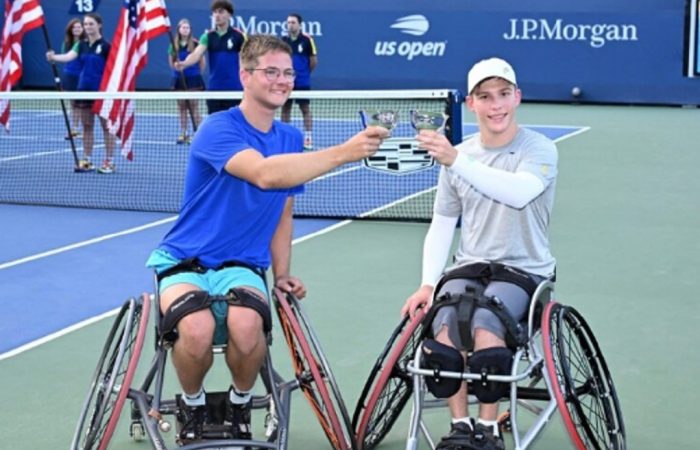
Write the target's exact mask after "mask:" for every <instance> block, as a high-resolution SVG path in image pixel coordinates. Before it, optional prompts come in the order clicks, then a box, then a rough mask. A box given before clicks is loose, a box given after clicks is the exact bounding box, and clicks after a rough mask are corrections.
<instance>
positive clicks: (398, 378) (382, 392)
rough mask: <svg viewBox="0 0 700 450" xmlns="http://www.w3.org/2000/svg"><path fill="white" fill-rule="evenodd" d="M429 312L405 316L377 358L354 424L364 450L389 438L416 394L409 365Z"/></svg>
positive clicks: (361, 398)
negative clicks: (395, 424) (407, 367)
mask: <svg viewBox="0 0 700 450" xmlns="http://www.w3.org/2000/svg"><path fill="white" fill-rule="evenodd" d="M424 317H425V310H424V309H420V310H418V311H417V313H416V315H415V316H414V317H413V318H412V319H411V318H410V317H409V316H406V317H404V318H403V319H402V320H401V322H400V323H399V325H398V326H397V327H396V328H395V329H394V331H393V333H392V334H391V337H390V338H389V340H388V342H387V345H386V346H385V348H384V350H383V351H382V353H381V354H380V355H379V358H377V361H376V363H375V364H374V367H373V368H372V371H371V372H370V375H369V377H368V378H367V381H366V382H365V386H364V388H363V390H362V394H360V398H359V399H358V401H357V406H356V407H355V413H354V414H353V419H352V425H353V429H354V430H355V432H356V436H357V442H358V445H359V448H360V449H361V450H371V449H373V448H375V447H376V446H377V445H379V443H380V442H381V441H382V440H383V439H384V438H385V437H386V435H387V434H388V433H389V431H390V430H391V428H392V427H393V425H394V423H395V422H396V420H397V419H398V417H399V415H400V414H401V412H402V411H403V409H404V407H405V406H406V403H407V402H408V400H409V399H410V398H411V394H412V393H413V381H412V378H411V375H410V374H409V373H408V371H407V370H406V365H405V364H406V363H407V362H408V361H410V360H412V359H413V355H414V353H415V351H416V348H417V346H418V344H419V342H420V338H421V336H422V335H423V329H424V328H423V326H422V323H423V318H424Z"/></svg>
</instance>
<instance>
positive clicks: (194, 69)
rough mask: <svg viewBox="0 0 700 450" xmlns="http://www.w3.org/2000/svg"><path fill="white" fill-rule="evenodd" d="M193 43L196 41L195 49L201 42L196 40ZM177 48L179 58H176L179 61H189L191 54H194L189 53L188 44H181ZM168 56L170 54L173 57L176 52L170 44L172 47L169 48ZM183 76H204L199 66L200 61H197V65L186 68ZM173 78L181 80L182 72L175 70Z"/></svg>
mask: <svg viewBox="0 0 700 450" xmlns="http://www.w3.org/2000/svg"><path fill="white" fill-rule="evenodd" d="M193 41H194V45H193V47H192V48H195V47H197V45H199V41H198V40H196V39H193ZM177 47H178V48H177V58H176V60H177V61H184V60H185V59H187V57H188V56H189V54H190V53H192V52H191V51H189V50H188V49H187V43H186V42H180V43H179V44H178V46H177ZM168 54H170V55H171V56H174V55H175V52H174V51H173V45H172V44H170V46H168ZM182 74H183V75H184V76H185V78H190V77H197V76H200V75H202V69H201V68H200V66H199V61H197V62H196V63H194V64H192V65H191V66H189V67H186V68H185V69H184V70H183V71H182ZM173 78H180V71H179V70H174V69H173Z"/></svg>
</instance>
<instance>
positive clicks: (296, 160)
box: [147, 35, 388, 440]
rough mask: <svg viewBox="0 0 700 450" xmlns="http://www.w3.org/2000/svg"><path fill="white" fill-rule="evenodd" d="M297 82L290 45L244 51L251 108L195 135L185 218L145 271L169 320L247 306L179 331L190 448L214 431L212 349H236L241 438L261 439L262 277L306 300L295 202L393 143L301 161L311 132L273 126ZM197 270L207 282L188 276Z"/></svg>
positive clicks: (258, 44)
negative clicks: (216, 298)
mask: <svg viewBox="0 0 700 450" xmlns="http://www.w3.org/2000/svg"><path fill="white" fill-rule="evenodd" d="M294 76H295V73H294V69H293V66H292V58H291V49H290V48H289V46H288V45H287V44H285V43H284V42H283V41H282V40H280V39H279V38H276V37H274V36H269V35H254V36H251V37H250V38H249V39H248V40H247V41H246V43H245V44H244V45H243V47H242V49H241V70H240V77H241V82H242V84H243V92H244V97H243V101H242V102H241V104H240V107H237V108H231V109H229V110H227V111H224V112H220V113H218V114H213V115H210V116H209V117H208V118H207V119H206V120H205V121H204V122H203V123H202V126H201V127H200V128H199V130H198V131H197V134H196V135H195V137H194V140H193V141H192V147H191V153H190V157H189V163H188V168H187V175H186V179H185V193H184V199H183V203H182V207H181V209H180V214H179V216H178V219H177V221H176V222H175V224H174V225H173V228H172V229H171V230H170V231H169V232H168V233H167V234H166V236H165V238H164V239H163V241H162V242H161V243H160V245H159V246H158V248H157V249H156V250H155V251H154V252H153V253H152V255H151V257H150V258H149V260H148V263H147V265H148V266H149V267H152V268H154V269H155V270H156V272H158V274H159V278H160V285H159V289H160V302H161V303H160V307H161V310H162V311H163V313H164V317H167V316H168V314H170V311H169V310H170V308H171V306H173V305H178V304H180V303H181V302H184V301H187V300H188V299H189V298H192V297H198V298H206V297H208V295H210V294H211V295H225V294H228V295H234V296H236V297H237V298H239V299H241V298H242V299H243V300H242V301H241V303H238V304H236V305H235V306H233V305H231V304H227V303H224V304H223V305H222V304H221V303H214V304H212V305H211V307H210V308H205V309H200V310H198V311H196V312H193V313H191V314H188V315H186V316H184V317H182V318H181V319H180V320H179V322H178V323H177V326H176V331H177V335H178V338H177V339H176V340H175V342H174V345H173V352H172V354H173V363H174V366H175V370H176V372H177V375H178V379H179V381H180V384H181V386H182V390H183V395H182V396H181V402H180V404H179V409H180V410H181V411H182V415H181V417H180V420H181V422H183V423H184V424H185V426H184V428H183V429H182V430H181V433H180V436H179V438H180V440H190V439H197V438H198V437H200V436H201V431H202V424H203V423H204V422H205V421H206V414H207V413H206V407H205V405H206V403H205V393H204V389H203V380H204V376H205V374H206V373H207V372H208V370H209V368H210V367H211V365H212V362H213V356H212V348H211V346H212V343H216V344H227V348H226V363H227V365H228V367H229V369H230V371H231V375H232V383H231V389H230V391H229V400H230V401H229V405H228V411H229V412H228V413H227V416H228V417H227V420H228V421H230V422H231V424H232V430H231V435H232V437H233V438H237V439H250V438H251V433H250V407H251V394H250V391H251V389H252V388H253V385H254V383H255V380H256V378H257V374H258V373H259V371H260V367H261V365H262V363H263V360H264V357H265V354H266V351H267V343H266V338H265V331H266V330H267V329H268V328H269V317H270V311H269V306H267V305H268V292H267V289H266V285H265V281H264V280H263V276H264V275H263V272H264V271H265V270H266V269H268V267H272V275H273V278H274V284H275V286H276V287H277V288H279V289H281V290H283V291H285V292H291V293H293V294H294V295H296V296H297V297H300V298H301V297H304V296H305V294H306V288H305V286H304V284H303V283H302V281H301V280H299V279H298V278H296V277H294V276H292V275H291V272H290V257H291V241H292V207H293V203H294V195H295V194H298V193H300V192H302V191H303V189H304V187H303V184H304V183H305V182H307V181H309V180H311V179H313V178H315V177H318V176H319V175H322V174H324V173H326V172H328V171H330V170H332V169H334V168H336V167H338V166H340V165H342V164H345V163H348V162H352V161H358V160H361V159H363V158H366V157H368V156H371V155H373V154H374V153H375V152H376V151H377V149H378V148H379V145H380V144H381V142H382V140H383V139H384V138H386V137H387V136H388V132H387V131H386V130H384V129H382V128H380V127H368V128H367V129H365V130H363V131H361V132H359V133H357V134H356V135H355V136H353V137H351V138H350V139H349V140H347V141H346V142H344V143H342V144H339V145H337V146H334V147H329V148H327V149H324V150H320V151H317V152H310V153H303V152H302V150H303V149H302V146H303V143H302V134H301V132H300V131H299V130H297V129H296V128H294V127H292V126H290V125H287V124H285V123H282V122H279V121H277V120H274V118H275V114H276V112H277V110H278V109H279V108H280V107H281V106H282V105H283V104H284V103H285V102H286V101H287V99H288V98H289V94H290V93H291V91H292V86H293V82H294ZM195 258H196V260H195V261H196V265H197V269H198V270H191V269H189V270H188V267H192V261H193V260H194V259H195ZM183 267H184V268H185V270H179V269H181V268H183Z"/></svg>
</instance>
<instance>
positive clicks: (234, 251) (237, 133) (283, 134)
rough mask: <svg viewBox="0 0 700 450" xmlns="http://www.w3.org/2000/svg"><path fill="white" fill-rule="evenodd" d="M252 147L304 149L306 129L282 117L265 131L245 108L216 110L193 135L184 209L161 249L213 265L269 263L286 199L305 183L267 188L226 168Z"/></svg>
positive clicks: (269, 151) (262, 149)
mask: <svg viewBox="0 0 700 450" xmlns="http://www.w3.org/2000/svg"><path fill="white" fill-rule="evenodd" d="M248 148H253V149H255V150H257V151H259V152H260V153H261V154H262V155H263V156H265V157H269V156H272V155H277V154H281V153H296V152H300V151H302V134H301V132H300V131H299V130H298V129H296V128H294V127H292V126H290V125H288V124H285V123H282V122H278V121H275V122H274V123H273V126H272V129H270V131H269V132H267V133H262V132H260V131H259V130H257V129H255V128H253V126H251V125H250V124H249V123H248V122H247V121H246V120H245V117H244V116H243V113H242V112H241V110H240V109H239V108H232V109H229V110H226V111H221V112H218V113H215V114H212V115H210V116H209V117H208V118H207V119H206V120H205V121H204V123H202V125H201V127H200V128H199V130H198V131H197V134H196V135H195V138H194V140H193V141H192V146H191V148H190V157H189V161H188V164H187V177H186V179H185V193H184V199H183V203H182V206H181V208H180V215H179V216H178V219H177V221H176V222H175V225H174V226H173V228H172V229H171V230H170V231H169V232H168V234H167V235H166V236H165V238H164V239H163V242H161V244H160V246H159V248H160V249H162V250H165V251H167V252H168V253H170V254H171V255H173V256H174V257H176V258H178V259H184V258H191V257H198V258H199V260H200V261H201V262H202V264H204V265H205V266H206V267H210V268H215V267H218V266H220V265H221V264H222V263H223V262H224V261H231V260H234V261H240V262H244V263H247V264H251V265H253V266H256V267H260V268H263V269H267V267H269V265H270V261H271V256H270V242H271V241H272V236H273V234H274V232H275V230H276V229H277V225H278V223H279V219H280V217H281V216H282V211H283V210H284V205H285V202H286V201H287V198H288V197H289V196H290V195H294V194H297V193H301V192H303V190H304V187H303V185H301V186H297V187H295V188H291V189H269V190H263V189H260V188H258V187H256V186H255V185H253V184H251V183H248V182H247V181H245V180H242V179H240V178H237V177H234V176H233V175H231V174H229V173H228V172H226V170H225V168H224V167H225V165H226V163H227V162H228V161H229V159H231V157H233V156H234V155H235V154H236V153H238V152H240V151H241V150H245V149H248Z"/></svg>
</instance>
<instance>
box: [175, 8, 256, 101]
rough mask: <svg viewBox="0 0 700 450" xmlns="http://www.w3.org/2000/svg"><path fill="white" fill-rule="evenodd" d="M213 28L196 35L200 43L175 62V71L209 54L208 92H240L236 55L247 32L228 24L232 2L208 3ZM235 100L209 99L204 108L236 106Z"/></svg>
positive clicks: (229, 22) (231, 12)
mask: <svg viewBox="0 0 700 450" xmlns="http://www.w3.org/2000/svg"><path fill="white" fill-rule="evenodd" d="M211 12H212V17H213V19H214V29H213V30H211V31H207V32H206V33H204V34H203V35H202V36H201V37H200V38H199V45H197V47H195V49H194V50H193V51H192V52H191V53H190V54H189V55H188V56H187V58H185V59H184V60H182V61H177V62H175V64H174V67H175V69H176V70H183V69H186V68H187V67H190V66H192V65H194V64H197V62H198V61H199V60H200V59H201V58H202V56H204V53H207V54H208V55H209V80H208V82H207V89H209V90H210V91H240V90H242V88H243V87H242V86H241V80H240V78H239V76H238V72H239V66H238V56H239V52H240V51H241V46H242V45H243V43H244V42H245V40H246V35H245V33H243V32H242V31H241V30H239V29H238V28H233V27H232V26H231V18H232V17H233V3H231V2H230V1H229V0H215V1H214V2H212V4H211ZM239 103H240V100H237V99H209V100H207V111H208V112H209V114H213V113H215V112H217V111H222V110H225V109H229V108H231V107H233V106H236V105H238V104H239Z"/></svg>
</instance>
